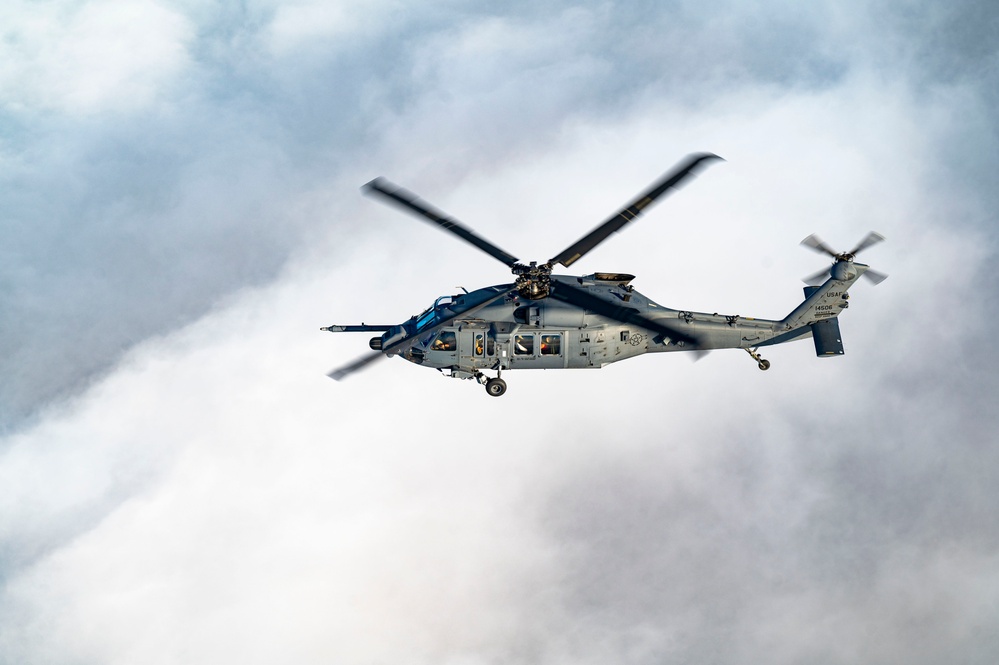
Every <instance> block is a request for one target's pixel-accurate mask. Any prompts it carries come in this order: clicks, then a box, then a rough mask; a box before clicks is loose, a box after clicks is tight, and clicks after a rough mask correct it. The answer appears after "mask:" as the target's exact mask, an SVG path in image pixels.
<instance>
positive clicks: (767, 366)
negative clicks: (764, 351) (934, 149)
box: [746, 349, 770, 372]
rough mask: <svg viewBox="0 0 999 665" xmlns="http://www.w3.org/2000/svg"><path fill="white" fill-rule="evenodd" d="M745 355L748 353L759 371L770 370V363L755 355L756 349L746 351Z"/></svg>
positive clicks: (757, 354)
mask: <svg viewBox="0 0 999 665" xmlns="http://www.w3.org/2000/svg"><path fill="white" fill-rule="evenodd" d="M746 353H748V354H749V355H750V356H751V357H752V358H753V360H755V361H756V366H757V367H759V368H760V369H761V370H763V371H764V372H765V371H767V370H768V369H770V361H769V360H766V359H764V358H762V357H760V354H759V353H757V351H756V349H746Z"/></svg>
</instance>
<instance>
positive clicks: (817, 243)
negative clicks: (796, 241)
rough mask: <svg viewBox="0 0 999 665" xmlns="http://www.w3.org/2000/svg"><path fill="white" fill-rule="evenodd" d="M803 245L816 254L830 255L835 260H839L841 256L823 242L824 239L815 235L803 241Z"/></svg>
mask: <svg viewBox="0 0 999 665" xmlns="http://www.w3.org/2000/svg"><path fill="white" fill-rule="evenodd" d="M801 244H802V245H804V246H805V247H808V248H809V249H813V250H815V251H816V252H819V253H820V254H828V255H829V256H831V257H833V258H834V259H835V258H839V254H837V253H836V252H835V250H833V248H832V247H830V246H829V245H827V244H825V243H824V242H822V238H820V237H818V236H817V235H815V234H814V233H813V234H812V235H810V236H808V237H807V238H805V239H804V240H802V241H801Z"/></svg>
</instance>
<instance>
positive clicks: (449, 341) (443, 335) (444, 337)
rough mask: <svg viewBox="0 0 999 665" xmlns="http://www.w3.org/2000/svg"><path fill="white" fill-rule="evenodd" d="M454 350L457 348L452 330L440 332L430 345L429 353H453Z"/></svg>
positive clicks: (455, 337)
mask: <svg viewBox="0 0 999 665" xmlns="http://www.w3.org/2000/svg"><path fill="white" fill-rule="evenodd" d="M456 348H458V341H457V336H456V335H455V333H454V331H453V330H442V331H441V332H440V334H439V335H437V339H435V340H434V343H433V344H431V345H430V350H431V351H454V350H455V349H456Z"/></svg>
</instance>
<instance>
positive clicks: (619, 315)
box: [551, 280, 697, 348]
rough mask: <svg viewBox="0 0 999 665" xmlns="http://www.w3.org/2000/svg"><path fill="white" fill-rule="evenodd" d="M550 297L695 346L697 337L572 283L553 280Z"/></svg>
mask: <svg viewBox="0 0 999 665" xmlns="http://www.w3.org/2000/svg"><path fill="white" fill-rule="evenodd" d="M551 297H552V298H555V299H556V300H561V301H562V302H565V303H569V304H570V305H575V306H576V307H579V308H581V309H588V310H590V311H591V312H594V313H596V314H600V315H601V316H606V317H607V318H609V319H614V320H615V321H620V322H621V323H630V324H632V325H636V326H639V327H642V328H646V329H648V330H654V331H655V332H657V333H660V334H662V335H665V336H666V337H669V338H670V340H672V341H674V342H683V343H684V344H690V345H692V346H693V347H695V348H696V345H697V338H695V337H691V336H690V335H687V334H685V333H683V332H680V331H679V330H678V329H677V328H675V327H673V326H670V325H667V324H665V323H663V322H662V321H658V320H655V319H650V318H649V317H647V316H644V315H642V314H640V313H639V312H638V310H637V309H635V308H634V307H627V306H625V305H617V304H615V303H613V302H610V301H609V300H604V299H603V298H600V297H599V296H595V295H593V294H592V293H590V292H589V291H587V290H586V289H581V288H578V287H576V286H574V285H572V284H567V283H566V282H563V281H554V280H553V281H552V290H551Z"/></svg>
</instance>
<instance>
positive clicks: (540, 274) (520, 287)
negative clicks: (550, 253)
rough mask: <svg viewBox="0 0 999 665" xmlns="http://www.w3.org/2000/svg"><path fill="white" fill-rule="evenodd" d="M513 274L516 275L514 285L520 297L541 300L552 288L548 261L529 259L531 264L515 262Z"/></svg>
mask: <svg viewBox="0 0 999 665" xmlns="http://www.w3.org/2000/svg"><path fill="white" fill-rule="evenodd" d="M513 274H514V275H516V276H517V281H516V282H515V286H516V288H517V293H519V294H520V297H521V298H526V299H527V300H541V299H543V298H547V297H548V296H549V294H550V293H551V289H552V266H551V264H550V263H542V264H541V265H540V266H539V265H538V262H537V261H531V265H529V266H525V265H524V264H523V263H516V264H514V266H513Z"/></svg>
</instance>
